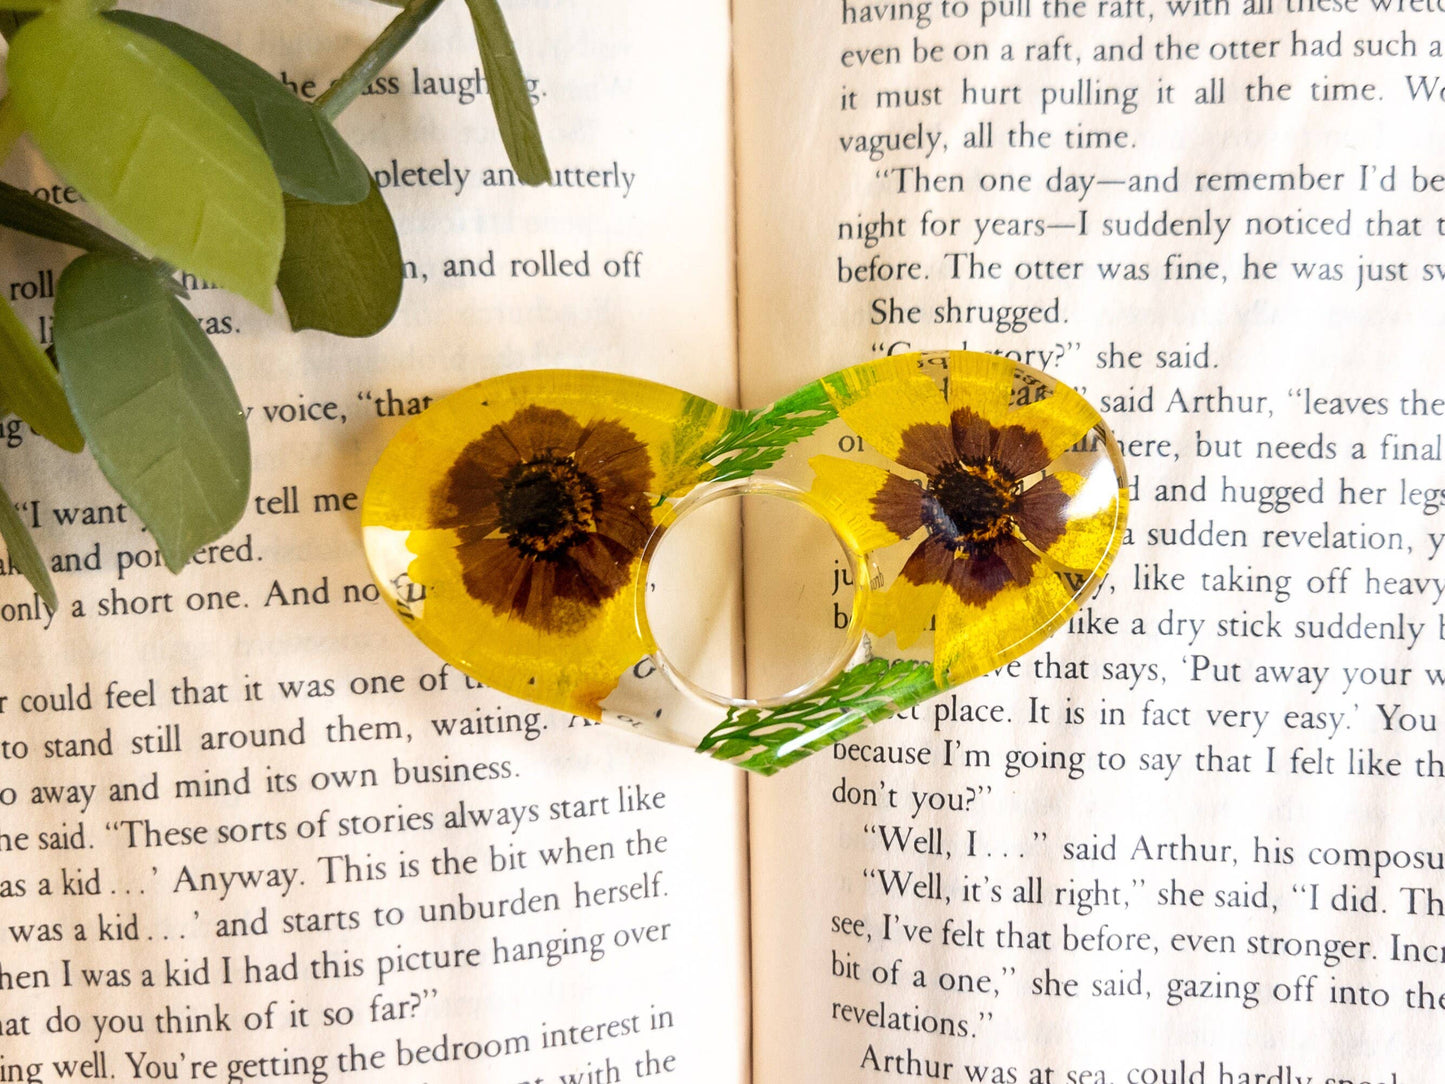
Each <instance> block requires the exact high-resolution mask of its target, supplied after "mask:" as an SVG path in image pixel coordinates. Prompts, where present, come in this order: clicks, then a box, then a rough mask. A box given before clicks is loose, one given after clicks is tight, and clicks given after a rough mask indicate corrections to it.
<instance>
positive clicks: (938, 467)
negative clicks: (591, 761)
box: [362, 351, 1127, 774]
mask: <svg viewBox="0 0 1445 1084" xmlns="http://www.w3.org/2000/svg"><path fill="white" fill-rule="evenodd" d="M737 492H748V493H754V494H765V495H768V496H773V497H780V498H783V499H785V500H787V501H789V502H792V503H793V504H795V505H799V506H801V507H803V508H805V509H807V510H809V512H810V513H812V514H815V515H816V516H817V517H820V518H821V520H822V521H823V522H825V523H826V525H827V526H828V528H830V529H831V535H832V536H833V537H835V538H836V540H837V543H838V544H839V546H841V548H842V552H843V553H844V554H846V559H847V561H848V563H849V564H850V565H851V568H850V573H851V575H850V576H849V577H847V578H848V580H849V582H850V583H851V584H852V585H853V591H852V600H851V610H850V611H849V612H848V616H847V619H846V624H847V629H846V631H845V632H843V633H842V634H841V635H842V636H843V641H842V644H841V646H840V648H839V649H838V650H837V651H835V652H833V653H832V655H831V659H832V661H831V663H830V664H828V665H826V666H825V667H823V668H822V670H821V672H818V673H816V674H812V675H810V676H809V677H808V678H807V679H806V680H804V681H803V682H802V683H801V684H799V685H798V686H796V687H793V688H791V689H790V690H789V691H788V692H787V693H786V694H784V695H780V696H776V697H772V698H769V699H758V700H749V699H745V698H735V697H730V696H724V695H719V694H716V693H713V692H710V691H709V690H707V689H705V688H703V687H701V686H700V685H699V684H698V683H696V682H695V681H693V680H692V679H691V678H690V677H688V676H687V674H686V673H684V672H683V671H682V670H681V669H680V668H679V667H677V666H676V665H675V664H674V663H673V661H672V660H671V659H669V657H668V655H667V654H666V653H665V652H663V651H662V650H660V649H659V647H658V643H657V638H656V637H655V636H654V632H653V629H654V623H655V618H656V616H657V615H656V614H655V613H654V619H653V620H650V619H649V613H648V610H649V598H648V594H649V592H648V585H649V566H650V565H651V564H652V563H653V562H654V561H655V560H656V557H657V553H658V548H659V546H660V544H661V543H662V542H663V540H664V539H665V538H666V537H667V536H668V535H669V532H671V531H673V530H675V529H676V528H677V526H678V525H679V524H680V523H683V522H685V521H686V520H687V518H688V517H689V516H691V515H693V514H694V513H695V512H696V511H698V510H700V509H702V508H704V507H706V506H708V505H709V504H711V503H713V502H715V501H717V499H718V498H719V497H720V496H722V495H727V494H733V493H737ZM1126 509H1127V489H1126V479H1125V474H1124V465H1123V460H1122V458H1121V456H1120V454H1119V449H1118V445H1117V444H1116V443H1115V441H1114V438H1113V436H1112V434H1111V433H1110V432H1109V430H1108V427H1107V426H1106V425H1105V424H1104V422H1103V420H1102V419H1101V418H1100V416H1099V414H1098V412H1097V411H1095V410H1094V408H1093V407H1092V406H1090V405H1089V403H1088V402H1087V401H1086V400H1085V399H1084V398H1083V397H1082V396H1080V395H1079V394H1078V393H1077V392H1075V391H1073V390H1072V389H1071V388H1069V387H1067V386H1066V385H1064V384H1061V383H1059V382H1058V381H1056V380H1054V379H1053V378H1051V377H1049V376H1046V375H1044V374H1043V373H1041V372H1038V371H1036V370H1034V369H1031V368H1028V367H1026V366H1023V365H1020V364H1017V363H1015V362H1013V361H1010V360H1008V359H1007V358H1001V357H995V356H993V355H989V354H978V353H971V352H961V351H950V352H941V353H930V354H906V355H899V356H894V357H886V358H879V359H877V360H875V361H871V362H868V363H866V364H863V365H857V366H854V367H852V368H849V369H844V370H842V371H840V372H837V373H834V374H832V375H831V376H826V377H823V378H822V379H821V380H817V381H815V382H813V383H811V384H808V385H807V386H805V387H803V388H802V389H800V390H799V391H797V392H794V393H793V394H791V395H788V396H786V397H784V398H782V399H780V400H778V401H777V402H775V403H773V404H772V405H771V406H768V407H765V408H762V409H758V410H748V411H743V410H733V409H729V408H727V407H724V406H719V405H718V404H716V403H713V402H711V401H709V400H706V399H702V398H699V397H697V396H693V395H689V394H687V393H685V392H682V391H678V390H676V389H674V388H670V387H667V386H664V385H661V384H655V383H652V382H650V381H645V380H639V379H636V378H632V377H625V376H617V375H611V374H606V373H594V372H578V371H568V370H539V371H532V372H522V373H516V374H513V375H508V376H500V377H496V378H494V379H491V380H485V381H483V382H481V383H479V384H474V385H472V386H471V387H468V388H464V389H463V390H461V391H458V392H456V393H455V394H453V395H450V396H448V397H447V398H445V399H442V400H440V401H439V402H437V403H435V404H433V405H432V406H431V407H430V409H428V410H427V411H426V412H425V413H424V414H422V415H420V416H418V417H417V418H415V419H413V420H412V421H411V422H410V423H408V424H407V425H406V426H405V427H404V428H403V429H402V430H401V431H400V432H398V433H397V435H396V436H395V437H394V438H393V439H392V441H391V443H390V444H389V445H388V446H387V448H386V450H385V452H384V453H383V454H382V457H381V460H380V462H379V463H378V464H377V466H376V468H375V470H374V472H373V473H372V476H371V481H370V483H369V485H368V487H367V491H366V498H365V502H364V505H363V510H362V526H363V532H364V537H365V545H366V552H367V557H368V560H369V561H370V563H371V568H372V573H373V575H374V576H375V578H376V581H377V584H378V585H379V587H380V589H381V591H382V593H383V595H384V597H385V598H386V600H387V601H388V602H389V603H390V605H391V607H392V608H393V609H394V610H395V611H396V613H397V614H398V615H399V616H400V617H401V618H402V619H403V621H405V622H406V624H407V626H408V627H409V628H410V629H411V630H412V632H414V633H415V634H416V635H417V636H418V637H420V638H421V640H422V641H423V642H425V643H426V644H427V645H428V646H429V647H431V648H432V649H433V650H434V651H436V652H437V653H438V654H439V655H441V656H442V657H443V658H444V659H446V660H447V661H448V662H450V663H451V664H452V665H454V666H456V667H457V668H458V669H460V670H462V671H464V672H465V673H467V674H469V675H471V676H472V677H474V678H475V679H476V680H478V681H480V682H482V683H483V684H485V685H487V686H490V687H492V688H494V689H497V690H499V691H501V692H504V693H509V694H512V695H514V696H518V697H521V698H523V699H526V700H530V701H533V702H535V703H538V704H542V705H546V706H548V707H553V708H559V709H561V710H562V711H566V712H570V713H573V714H577V715H582V716H586V717H589V718H593V719H600V720H603V721H606V722H611V723H617V724H620V725H623V726H626V727H627V728H629V729H632V730H636V731H638V732H640V733H643V734H646V735H649V736H653V737H660V738H664V739H666V740H669V741H674V742H683V743H685V744H687V745H690V746H692V747H694V748H696V749H697V750H698V751H700V752H704V753H708V754H710V755H712V756H714V757H717V758H719V759H722V760H728V761H732V762H733V763H735V764H738V765H741V766H742V767H744V768H749V769H752V770H754V771H758V772H762V773H764V774H768V773H771V772H774V771H777V770H778V769H779V768H782V767H785V766H787V765H788V764H791V763H793V762H795V761H797V760H800V759H802V758H803V757H805V756H807V755H808V754H809V753H812V752H816V751H817V750H818V749H821V748H824V747H825V746H827V745H829V744H831V743H833V742H835V741H837V740H839V739H840V738H843V737H845V736H847V735H849V734H852V733H854V732H856V731H857V730H859V729H860V728H862V727H864V726H866V725H867V724H869V723H871V722H873V721H875V720H879V719H883V718H885V717H887V716H889V715H892V714H894V713H897V712H899V711H902V710H904V709H906V708H909V707H911V706H912V705H914V704H917V703H919V702H920V701H922V700H925V699H927V698H929V697H932V696H935V695H937V694H938V693H940V692H943V691H944V690H947V689H948V688H950V687H952V686H954V685H957V684H958V683H960V682H963V681H967V680H969V679H970V678H973V677H976V676H978V675H979V674H982V673H985V672H987V671H989V670H992V669H995V668H997V667H999V666H1002V665H1004V664H1006V663H1008V662H1009V661H1011V660H1012V659H1014V658H1016V657H1018V656H1019V655H1022V654H1023V653H1024V652H1025V651H1027V650H1029V649H1030V648H1032V647H1033V646H1035V645H1036V644H1038V643H1039V642H1040V641H1041V640H1043V639H1044V638H1045V637H1047V636H1048V635H1049V634H1050V633H1052V632H1053V631H1054V630H1056V629H1057V628H1059V627H1060V626H1061V625H1063V624H1064V623H1065V622H1067V621H1068V619H1069V617H1070V616H1071V615H1072V614H1073V613H1074V611H1075V610H1077V609H1078V607H1079V604H1080V603H1081V602H1082V601H1083V600H1085V599H1087V598H1088V597H1090V595H1091V594H1092V593H1093V591H1094V590H1095V588H1096V587H1097V586H1098V583H1099V580H1100V579H1101V578H1102V577H1103V575H1104V573H1105V571H1106V570H1107V568H1108V566H1109V563H1110V561H1111V560H1112V559H1113V557H1114V555H1115V553H1116V552H1117V551H1118V548H1119V544H1120V541H1121V540H1122V537H1123V531H1124V519H1125V513H1126ZM652 605H653V606H654V607H655V606H656V603H652ZM815 612H816V619H817V621H816V624H817V628H818V630H819V633H820V635H822V633H823V632H824V631H825V630H826V632H827V634H828V635H829V636H831V635H833V629H834V627H835V621H834V613H833V612H832V608H831V607H828V608H827V609H824V608H820V607H817V606H812V607H810V608H809V610H808V611H807V612H806V613H803V614H801V615H800V617H801V619H802V620H804V621H807V622H812V620H813V617H812V615H813V614H814V613H815ZM692 616H693V617H694V618H695V620H697V621H700V622H705V621H706V620H707V619H708V615H707V614H706V613H694V614H693V615H692ZM810 627H811V626H810Z"/></svg>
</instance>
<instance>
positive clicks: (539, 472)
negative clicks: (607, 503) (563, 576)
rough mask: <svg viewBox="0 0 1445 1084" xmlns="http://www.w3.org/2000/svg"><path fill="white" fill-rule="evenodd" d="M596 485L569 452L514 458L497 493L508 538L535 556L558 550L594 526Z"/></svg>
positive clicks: (551, 555) (562, 550) (555, 554)
mask: <svg viewBox="0 0 1445 1084" xmlns="http://www.w3.org/2000/svg"><path fill="white" fill-rule="evenodd" d="M597 503H598V492H597V486H596V484H595V483H594V482H593V481H592V479H590V478H588V477H587V475H585V474H583V473H582V472H581V471H579V470H578V469H577V465H576V464H575V463H573V462H572V460H571V459H570V458H559V457H557V456H553V455H544V456H541V457H539V458H537V459H533V460H531V461H530V462H527V463H518V464H517V465H516V466H515V467H513V468H512V469H511V470H510V471H508V472H507V476H506V478H504V479H503V480H502V484H501V487H500V489H499V490H498V493H497V512H498V519H499V526H500V527H501V530H502V533H503V534H505V535H506V536H507V541H508V542H509V543H511V545H512V546H513V547H514V548H515V549H518V550H520V551H521V552H522V553H526V554H530V555H532V556H535V557H542V558H556V557H560V556H562V555H563V554H564V553H566V552H567V550H569V549H570V548H571V547H572V545H573V544H574V543H575V542H577V541H578V540H579V539H580V538H581V537H582V536H583V535H585V534H587V533H588V532H589V531H592V530H594V529H595V528H596V512H597Z"/></svg>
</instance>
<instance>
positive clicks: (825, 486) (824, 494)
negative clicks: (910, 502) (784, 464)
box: [808, 455, 921, 553]
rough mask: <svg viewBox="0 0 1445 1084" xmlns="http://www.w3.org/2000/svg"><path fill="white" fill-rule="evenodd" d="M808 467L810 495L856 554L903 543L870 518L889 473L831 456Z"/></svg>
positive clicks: (814, 460) (878, 468) (822, 458)
mask: <svg viewBox="0 0 1445 1084" xmlns="http://www.w3.org/2000/svg"><path fill="white" fill-rule="evenodd" d="M808 466H810V467H812V468H813V474H814V478H813V488H812V489H811V490H809V493H810V494H811V496H812V497H813V499H814V500H815V501H817V502H818V504H819V505H821V506H822V509H823V510H824V512H825V514H826V515H828V516H829V517H830V518H831V519H832V520H833V522H834V524H835V525H836V526H839V527H841V528H842V529H843V533H844V534H845V535H846V536H847V539H848V544H849V545H851V546H852V547H853V548H854V549H855V550H857V551H858V552H859V553H869V552H871V551H873V550H876V549H880V548H881V547H883V546H891V545H892V544H893V543H895V542H900V541H902V538H901V537H900V536H899V535H897V534H894V533H893V532H892V531H891V530H889V529H888V528H887V527H886V526H885V525H884V524H882V523H880V522H879V521H878V520H876V519H874V518H873V499H874V498H875V497H876V496H878V491H879V490H880V489H882V488H883V486H884V484H885V483H887V481H888V479H889V478H891V477H892V475H891V474H890V473H889V472H888V471H886V470H884V469H883V468H882V467H870V466H869V465H868V464H866V463H857V462H854V461H853V460H851V459H839V458H838V457H837V456H833V455H815V456H814V457H813V458H812V459H810V460H808ZM920 499H921V498H920Z"/></svg>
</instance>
